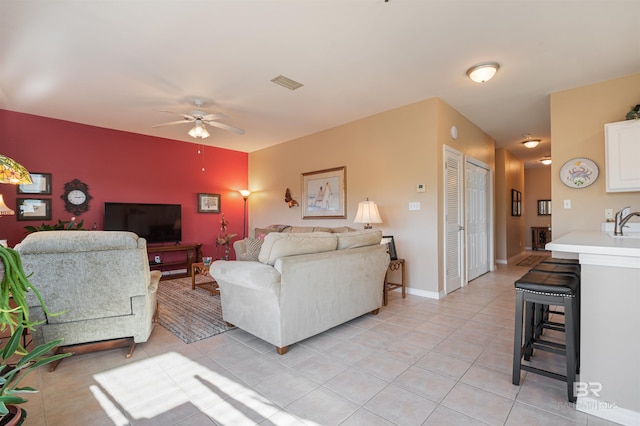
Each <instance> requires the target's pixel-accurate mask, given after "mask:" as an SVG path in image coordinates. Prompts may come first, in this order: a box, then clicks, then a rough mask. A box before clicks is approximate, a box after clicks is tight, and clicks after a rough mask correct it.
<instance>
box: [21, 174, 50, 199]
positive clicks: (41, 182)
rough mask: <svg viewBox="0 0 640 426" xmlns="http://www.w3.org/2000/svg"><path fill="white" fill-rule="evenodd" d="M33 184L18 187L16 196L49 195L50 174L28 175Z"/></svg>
mask: <svg viewBox="0 0 640 426" xmlns="http://www.w3.org/2000/svg"><path fill="white" fill-rule="evenodd" d="M29 175H31V180H32V182H33V183H30V184H26V185H18V186H17V187H16V191H17V192H18V194H38V195H51V173H29Z"/></svg>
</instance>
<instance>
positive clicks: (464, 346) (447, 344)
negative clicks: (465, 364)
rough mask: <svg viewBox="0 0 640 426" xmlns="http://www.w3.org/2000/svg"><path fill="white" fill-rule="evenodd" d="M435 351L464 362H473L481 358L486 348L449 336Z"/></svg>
mask: <svg viewBox="0 0 640 426" xmlns="http://www.w3.org/2000/svg"><path fill="white" fill-rule="evenodd" d="M433 350H434V351H436V352H440V353H441V354H444V355H449V356H452V357H454V358H458V359H461V360H463V361H469V362H473V361H475V360H476V359H477V358H478V357H479V356H480V354H481V353H482V351H483V350H484V348H483V347H482V346H478V345H474V344H472V343H467V342H464V341H461V340H457V339H456V338H455V337H453V336H449V337H447V338H446V339H445V340H443V341H442V343H440V344H439V345H438V346H436V347H435V348H434V349H433Z"/></svg>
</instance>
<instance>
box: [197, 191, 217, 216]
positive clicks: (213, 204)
mask: <svg viewBox="0 0 640 426" xmlns="http://www.w3.org/2000/svg"><path fill="white" fill-rule="evenodd" d="M198 213H220V194H202V193H200V194H198Z"/></svg>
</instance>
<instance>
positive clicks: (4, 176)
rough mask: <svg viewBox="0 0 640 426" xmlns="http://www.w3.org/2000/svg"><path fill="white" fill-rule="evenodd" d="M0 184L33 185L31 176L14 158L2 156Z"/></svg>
mask: <svg viewBox="0 0 640 426" xmlns="http://www.w3.org/2000/svg"><path fill="white" fill-rule="evenodd" d="M0 183H10V184H12V185H26V184H30V183H33V182H32V181H31V175H29V172H28V171H27V169H25V168H24V166H22V165H21V164H20V163H18V162H17V161H16V160H14V159H13V158H9V157H6V156H4V155H0Z"/></svg>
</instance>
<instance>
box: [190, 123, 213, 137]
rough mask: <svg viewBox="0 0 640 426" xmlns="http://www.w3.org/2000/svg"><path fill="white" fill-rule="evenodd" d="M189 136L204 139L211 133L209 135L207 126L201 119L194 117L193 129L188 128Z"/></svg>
mask: <svg viewBox="0 0 640 426" xmlns="http://www.w3.org/2000/svg"><path fill="white" fill-rule="evenodd" d="M189 136H191V137H192V138H195V139H198V138H199V139H206V138H208V137H209V136H211V135H209V132H207V128H206V127H205V126H204V124H202V120H200V119H196V125H195V127H194V128H193V129H191V130H189Z"/></svg>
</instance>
